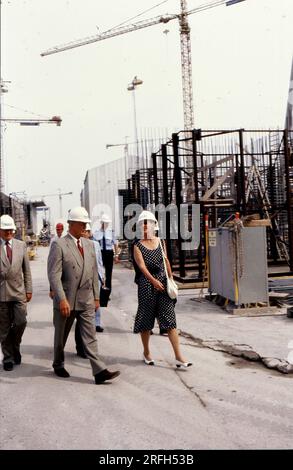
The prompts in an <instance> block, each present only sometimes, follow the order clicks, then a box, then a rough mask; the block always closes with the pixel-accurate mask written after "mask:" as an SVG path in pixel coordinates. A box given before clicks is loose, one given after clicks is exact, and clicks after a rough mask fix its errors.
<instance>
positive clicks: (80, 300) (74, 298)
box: [48, 207, 120, 384]
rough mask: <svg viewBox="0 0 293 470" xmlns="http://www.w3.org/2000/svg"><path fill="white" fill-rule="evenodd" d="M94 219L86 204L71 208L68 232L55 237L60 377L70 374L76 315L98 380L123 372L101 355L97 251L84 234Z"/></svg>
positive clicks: (52, 258) (52, 271)
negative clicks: (67, 356) (67, 358)
mask: <svg viewBox="0 0 293 470" xmlns="http://www.w3.org/2000/svg"><path fill="white" fill-rule="evenodd" d="M89 222H90V219H89V217H88V213H87V211H86V210H85V208H84V207H76V208H74V209H71V211H70V212H69V217H68V224H69V230H68V234H67V235H66V236H65V237H63V238H59V240H55V241H53V243H52V244H51V248H50V253H49V257H48V278H49V283H50V288H51V290H52V291H53V302H54V305H53V309H54V320H53V321H54V327H55V335H54V362H53V369H54V371H55V374H56V375H58V376H59V377H64V378H65V377H69V373H68V372H67V370H66V369H65V368H64V347H65V344H66V340H67V337H68V335H69V332H70V329H71V326H72V324H73V322H74V319H75V318H77V319H78V322H79V326H80V333H81V337H82V342H83V345H84V350H85V353H86V355H87V357H88V359H89V360H90V363H91V366H92V370H93V375H94V377H95V383H96V384H100V383H103V382H105V380H111V379H114V378H115V377H117V376H118V375H120V372H119V371H114V372H110V371H109V370H108V369H107V368H106V366H105V364H104V363H103V362H102V361H101V360H100V359H99V357H98V349H97V339H96V330H95V319H94V316H95V309H96V308H98V307H99V280H98V268H97V261H96V254H95V249H94V245H93V243H92V242H91V240H87V239H86V238H82V237H81V234H82V232H83V231H84V230H85V227H86V224H87V223H89Z"/></svg>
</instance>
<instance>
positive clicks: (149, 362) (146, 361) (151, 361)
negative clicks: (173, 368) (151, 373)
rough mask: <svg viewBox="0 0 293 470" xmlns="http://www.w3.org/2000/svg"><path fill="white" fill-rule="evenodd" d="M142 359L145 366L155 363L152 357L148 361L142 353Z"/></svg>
mask: <svg viewBox="0 0 293 470" xmlns="http://www.w3.org/2000/svg"><path fill="white" fill-rule="evenodd" d="M142 359H143V361H144V363H145V364H146V365H147V366H154V365H155V361H154V360H153V359H151V360H150V361H148V359H147V358H146V357H145V356H144V354H143V355H142Z"/></svg>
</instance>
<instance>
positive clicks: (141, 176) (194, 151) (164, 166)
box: [125, 129, 293, 282]
mask: <svg viewBox="0 0 293 470" xmlns="http://www.w3.org/2000/svg"><path fill="white" fill-rule="evenodd" d="M292 137H293V134H292V131H288V130H244V129H235V130H201V129H193V130H191V131H180V132H178V133H173V134H172V138H171V139H169V140H167V141H166V142H165V143H163V144H162V145H161V146H160V148H159V150H158V151H157V152H155V153H152V155H151V158H152V168H146V169H143V170H138V171H136V172H135V173H134V174H133V175H132V176H131V178H129V179H128V189H127V191H126V192H127V201H128V203H137V204H140V205H141V206H142V207H143V208H144V209H145V208H149V209H152V210H154V209H155V208H156V207H157V206H158V205H159V204H163V205H164V206H168V205H169V204H175V205H176V207H177V208H179V207H180V206H181V205H185V206H187V207H188V214H189V217H188V220H187V224H190V223H192V218H191V210H192V205H193V204H199V205H200V219H201V223H200V225H201V227H200V234H201V235H200V243H199V246H198V248H197V249H192V250H185V249H183V243H184V241H186V239H184V240H183V239H182V238H181V235H180V233H179V234H178V238H177V239H172V237H171V236H170V234H171V225H172V220H170V217H167V220H166V227H165V229H166V241H167V249H168V254H169V257H170V261H171V264H172V267H173V270H174V271H175V273H177V277H178V278H179V279H181V280H182V281H186V282H188V281H202V279H203V276H204V259H205V254H206V253H205V251H206V243H205V230H204V216H205V215H207V216H208V219H209V221H210V222H209V223H210V227H215V228H216V227H218V226H220V225H222V224H223V223H224V222H225V221H226V220H227V219H228V218H229V217H231V216H232V215H233V214H235V212H239V213H240V214H241V215H242V216H248V215H251V214H258V215H259V217H260V218H261V219H264V218H269V219H270V224H269V225H270V226H269V227H268V228H267V232H268V233H267V235H268V237H267V238H268V244H267V246H268V260H269V262H270V263H275V264H284V265H288V270H289V271H293V151H292V147H291V145H290V142H292ZM125 196H126V195H125ZM176 223H177V226H178V227H180V223H181V221H180V211H179V210H178V217H177V221H176ZM189 228H190V229H191V228H192V227H189Z"/></svg>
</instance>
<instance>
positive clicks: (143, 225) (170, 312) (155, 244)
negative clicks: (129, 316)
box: [133, 211, 192, 367]
mask: <svg viewBox="0 0 293 470" xmlns="http://www.w3.org/2000/svg"><path fill="white" fill-rule="evenodd" d="M138 228H139V229H140V232H141V235H140V239H139V240H137V241H136V243H135V246H134V252H133V255H134V261H135V263H136V265H137V268H139V272H140V276H139V277H138V279H137V283H138V310H137V314H136V318H135V323H134V333H140V335H141V340H142V344H143V360H144V362H145V363H146V364H147V365H154V363H155V362H154V360H153V359H152V357H151V354H150V350H149V339H150V334H151V330H152V328H153V327H154V322H155V318H157V319H158V323H159V325H160V328H162V329H164V330H167V332H168V337H169V340H170V342H171V345H172V347H173V350H174V354H175V359H176V366H177V367H189V366H191V365H192V363H191V362H187V361H186V359H185V358H184V357H183V356H182V353H181V351H180V346H179V337H178V333H177V330H176V316H175V303H176V300H172V299H170V297H169V296H168V294H167V291H166V285H167V278H166V273H165V269H164V262H163V253H162V249H161V246H160V240H159V239H158V238H157V237H156V236H155V231H156V230H158V222H157V220H156V218H155V216H154V215H153V214H152V213H151V212H149V211H143V212H142V213H141V214H140V216H139V219H138ZM164 256H165V260H166V264H167V269H168V275H169V276H170V277H172V271H171V267H170V263H169V261H168V259H167V257H166V254H165V253H164Z"/></svg>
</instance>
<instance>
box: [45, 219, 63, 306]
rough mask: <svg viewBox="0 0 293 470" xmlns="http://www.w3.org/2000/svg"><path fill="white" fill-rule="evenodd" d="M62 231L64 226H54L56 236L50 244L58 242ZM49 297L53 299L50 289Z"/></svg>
mask: <svg viewBox="0 0 293 470" xmlns="http://www.w3.org/2000/svg"><path fill="white" fill-rule="evenodd" d="M63 231H64V225H63V224H62V223H61V222H59V223H58V224H56V235H55V236H54V237H53V238H52V239H51V243H53V242H55V241H56V240H58V239H59V238H61V237H62V234H63ZM49 297H50V298H51V299H53V297H54V292H53V291H52V289H51V287H50V290H49Z"/></svg>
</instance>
